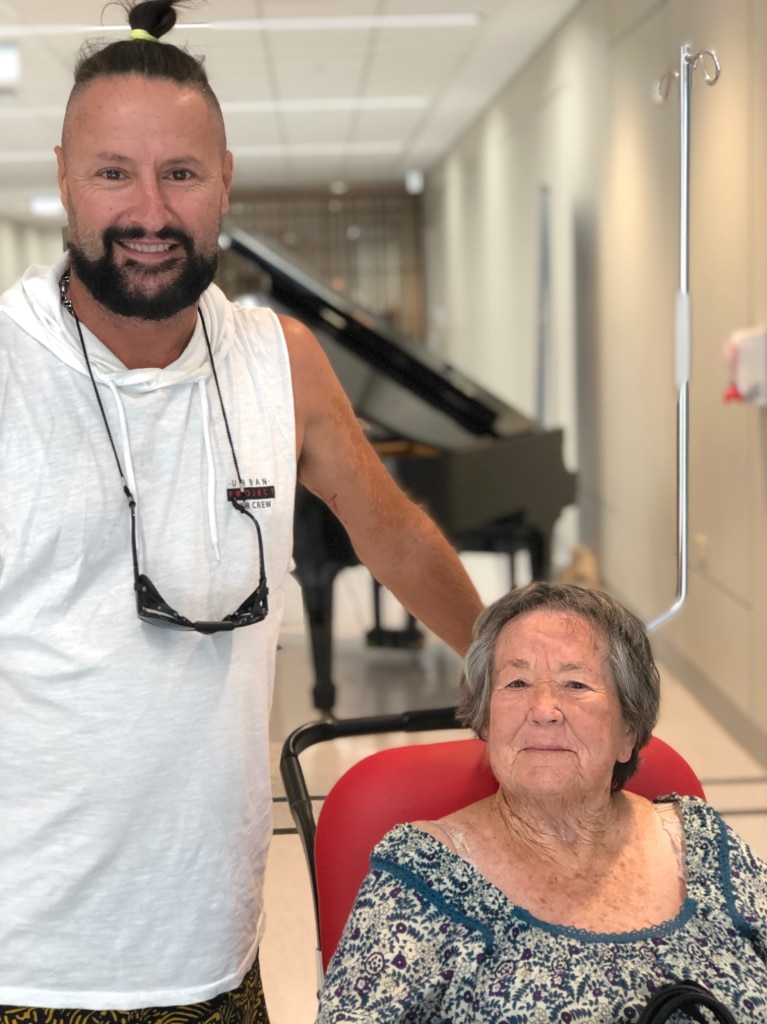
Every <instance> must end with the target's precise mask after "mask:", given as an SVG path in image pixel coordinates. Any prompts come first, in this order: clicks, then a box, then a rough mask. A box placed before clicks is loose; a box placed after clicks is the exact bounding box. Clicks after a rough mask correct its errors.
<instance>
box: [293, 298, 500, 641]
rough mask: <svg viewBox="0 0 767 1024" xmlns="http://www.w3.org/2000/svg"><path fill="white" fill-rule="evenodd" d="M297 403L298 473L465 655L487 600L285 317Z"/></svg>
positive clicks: (394, 585)
mask: <svg viewBox="0 0 767 1024" xmlns="http://www.w3.org/2000/svg"><path fill="white" fill-rule="evenodd" d="M281 321H282V326H283V329H284V331H285V337H286V339H287V342H288V351H289V353H290V363H291V372H292V375H293V393H294V398H295V407H296V437H297V451H298V476H299V480H300V482H301V483H302V484H303V485H304V486H305V487H307V488H308V489H309V490H310V491H312V493H313V494H316V495H317V496H318V497H319V498H321V499H322V500H323V501H324V502H325V503H326V504H327V505H328V507H329V508H330V509H331V510H332V511H333V512H334V513H335V515H336V516H337V517H338V518H339V520H340V521H341V522H342V523H343V525H344V527H345V528H346V530H347V532H348V534H349V537H350V538H351V541H352V544H353V545H354V550H355V551H356V553H357V555H358V557H359V559H360V561H361V562H363V563H364V564H365V565H366V566H367V568H368V569H369V570H370V572H371V573H372V574H373V576H374V577H375V578H376V579H377V580H378V581H379V583H381V584H383V586H385V587H387V588H388V589H389V590H391V591H392V593H393V594H394V595H395V596H396V597H397V599H398V600H399V601H400V602H401V603H402V604H403V605H404V606H405V608H407V609H408V611H410V612H411V613H412V614H413V615H415V616H416V618H418V619H419V620H420V621H421V622H423V624H424V625H425V626H427V627H428V628H429V629H432V630H433V631H434V632H435V633H436V634H437V635H438V636H440V637H442V639H443V640H445V642H446V643H448V644H450V646H451V647H452V648H453V649H454V650H456V651H458V652H459V653H460V654H463V653H464V652H465V650H466V648H467V647H468V645H469V643H470V642H471V629H472V626H473V623H474V620H475V619H476V617H477V615H478V614H479V612H480V611H481V610H482V603H481V601H480V598H479V595H478V594H477V591H476V589H475V588H474V586H473V584H472V583H471V581H470V579H469V577H468V576H467V575H466V572H465V570H464V568H463V566H462V564H461V562H460V559H459V558H458V556H457V555H456V553H455V551H454V550H453V548H452V547H451V546H450V544H449V543H448V542H447V540H446V539H445V537H444V536H443V535H442V533H441V532H440V531H439V529H438V528H437V527H436V526H435V524H434V523H433V522H432V520H431V519H430V518H429V517H428V516H427V515H426V513H425V512H424V511H423V510H422V509H421V508H419V507H418V506H417V505H415V504H414V503H413V502H412V501H410V499H409V498H407V496H406V495H405V494H404V493H403V492H402V491H401V490H400V488H399V487H398V486H397V485H396V484H395V482H394V481H393V480H392V478H391V476H390V474H389V473H388V472H387V471H386V469H385V467H384V466H383V464H382V462H381V460H380V459H379V458H378V456H377V455H376V453H375V452H374V451H373V449H372V448H371V446H370V444H369V443H368V441H367V439H366V438H365V436H364V434H363V433H362V431H361V429H360V427H359V424H358V423H357V420H356V418H355V416H354V412H353V410H352V408H351V405H350V404H349V400H348V399H347V397H346V395H345V394H344V392H343V389H342V388H341V385H340V384H339V382H338V379H337V378H336V376H335V374H334V372H333V370H332V368H331V366H330V364H329V362H328V360H327V358H326V357H325V354H324V353H323V351H322V349H321V348H320V346H319V344H318V342H317V341H316V339H315V338H314V336H313V335H312V333H311V332H310V331H309V330H308V329H307V328H306V327H304V326H303V325H302V324H300V323H298V321H296V320H292V319H290V318H288V317H282V318H281Z"/></svg>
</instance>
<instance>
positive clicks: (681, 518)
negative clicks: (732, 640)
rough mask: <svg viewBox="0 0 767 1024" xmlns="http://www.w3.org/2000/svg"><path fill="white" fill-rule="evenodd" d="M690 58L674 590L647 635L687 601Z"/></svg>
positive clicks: (684, 133) (686, 65)
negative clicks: (665, 607) (673, 593)
mask: <svg viewBox="0 0 767 1024" xmlns="http://www.w3.org/2000/svg"><path fill="white" fill-rule="evenodd" d="M693 66H694V58H693V57H692V49H691V48H690V47H689V46H687V45H685V46H683V47H682V48H681V51H680V56H679V122H680V136H679V148H680V157H681V159H680V183H679V194H680V212H679V291H678V293H677V297H676V317H675V320H676V323H675V364H676V365H675V370H676V386H677V389H678V398H677V584H676V600H675V601H674V603H673V604H672V605H671V607H670V608H669V609H668V610H667V611H665V612H664V613H663V614H662V615H659V616H658V618H656V619H653V620H652V622H649V623H648V624H647V629H648V630H653V629H657V627H658V626H662V625H663V623H665V622H668V620H669V619H671V618H673V616H674V615H676V614H677V612H678V611H679V610H680V609H681V608H682V606H683V605H684V603H685V600H686V599H687V577H688V565H687V555H688V551H687V549H688V540H687V536H688V520H689V449H690V404H689V402H690V362H691V344H690V253H689V239H690V93H691V90H692V71H693Z"/></svg>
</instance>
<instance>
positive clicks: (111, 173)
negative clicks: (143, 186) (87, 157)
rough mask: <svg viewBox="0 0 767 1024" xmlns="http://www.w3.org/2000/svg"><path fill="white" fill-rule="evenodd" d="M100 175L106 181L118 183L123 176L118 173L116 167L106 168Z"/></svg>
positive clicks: (120, 172)
mask: <svg viewBox="0 0 767 1024" xmlns="http://www.w3.org/2000/svg"><path fill="white" fill-rule="evenodd" d="M101 173H102V175H103V176H104V177H105V178H106V179H107V180H108V181H119V180H120V178H122V174H123V172H122V171H119V170H118V169H117V168H116V167H107V169H106V170H105V171H102V172H101Z"/></svg>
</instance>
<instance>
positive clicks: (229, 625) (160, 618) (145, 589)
mask: <svg viewBox="0 0 767 1024" xmlns="http://www.w3.org/2000/svg"><path fill="white" fill-rule="evenodd" d="M124 490H125V493H126V496H127V498H128V505H129V507H130V514H131V550H132V554H133V586H134V588H135V591H136V611H137V612H138V617H139V618H140V619H141V621H142V622H146V623H148V624H149V625H150V626H159V627H160V628H161V629H194V630H196V631H197V632H198V633H221V632H224V631H225V630H231V629H237V628H238V627H239V626H252V625H253V624H254V623H256V622H263V620H264V619H265V618H266V616H267V614H268V612H269V602H268V600H267V595H268V593H269V588H268V587H267V585H266V571H265V569H264V542H263V538H262V536H261V527H260V526H259V525H258V520H257V519H256V517H255V516H253V515H251V513H250V512H248V510H247V509H246V508H245V507H244V506H243V505H241V504H240V503H239V502H238V501H236V500H235V499H234V498H232V499H231V501H232V504H233V505H234V507H235V508H236V509H237V511H238V512H242V514H243V515H244V516H247V517H248V519H250V520H251V522H252V523H253V525H254V526H255V527H256V530H257V532H258V558H259V566H260V571H259V579H258V586H257V587H256V589H255V590H254V591H253V593H252V594H251V595H250V596H249V597H246V598H245V600H244V601H243V602H242V604H241V605H240V607H239V608H238V609H237V610H236V611H234V612H232V614H231V615H225V616H224V618H223V619H219V620H217V621H216V620H214V621H208V620H205V619H203V620H198V621H197V622H193V621H192V620H191V619H187V617H186V616H185V615H181V614H180V612H177V611H176V610H175V608H171V606H170V605H169V604H168V602H167V601H165V600H164V598H163V597H162V595H161V594H160V591H159V590H158V589H157V587H156V586H155V585H154V583H152V581H151V580H150V579H149V577H148V576H145V575H144V573H141V572H139V567H138V549H137V546H136V500H135V498H134V497H133V495H132V494H131V492H130V490H129V489H128V487H127V486H125V487H124Z"/></svg>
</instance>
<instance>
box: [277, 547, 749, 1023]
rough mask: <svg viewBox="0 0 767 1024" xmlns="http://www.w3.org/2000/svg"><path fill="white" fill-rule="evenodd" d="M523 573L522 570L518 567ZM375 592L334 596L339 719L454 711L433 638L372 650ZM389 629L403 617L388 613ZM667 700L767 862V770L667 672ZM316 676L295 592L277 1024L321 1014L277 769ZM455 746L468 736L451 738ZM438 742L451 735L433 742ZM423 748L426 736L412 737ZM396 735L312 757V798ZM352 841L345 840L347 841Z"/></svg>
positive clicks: (690, 752)
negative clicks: (412, 648) (408, 646)
mask: <svg viewBox="0 0 767 1024" xmlns="http://www.w3.org/2000/svg"><path fill="white" fill-rule="evenodd" d="M466 562H467V565H468V568H469V571H470V573H471V575H472V577H473V578H474V579H475V581H476V582H477V585H478V587H479V589H480V592H481V594H482V597H483V598H484V599H485V600H486V601H490V600H493V599H494V598H495V597H496V596H498V595H499V594H501V593H502V592H503V591H504V590H505V589H506V586H507V568H506V567H505V566H504V565H503V564H502V562H501V563H499V562H498V560H497V559H496V557H495V556H492V555H490V556H484V555H470V556H466ZM519 570H520V571H522V572H523V571H524V566H520V567H519ZM371 592H372V591H371V584H370V580H369V577H368V576H367V573H366V572H365V570H363V569H362V568H356V569H350V570H346V571H344V572H343V573H341V575H340V576H339V577H338V579H337V581H336V588H335V600H336V610H335V615H334V632H335V640H334V678H335V682H336V685H337V687H338V697H337V705H336V713H337V715H338V716H339V717H341V718H348V717H352V716H356V715H373V714H385V713H394V712H398V711H402V710H405V709H409V708H420V707H424V708H431V707H441V706H444V705H448V704H452V703H454V701H455V696H456V691H457V684H458V678H459V673H460V663H459V660H458V658H457V657H456V656H455V655H453V654H452V652H451V651H449V650H447V649H446V648H445V647H444V646H443V645H442V644H440V643H438V642H437V641H435V640H434V639H433V638H428V639H427V643H426V645H425V646H424V648H423V649H422V650H421V651H418V652H404V651H387V650H371V649H366V648H365V646H364V641H363V638H364V634H365V631H366V630H367V629H368V628H369V627H370V625H371V624H372V610H371V609H372V604H371ZM385 611H386V612H388V614H389V617H390V621H391V624H395V623H396V624H397V625H399V624H400V616H401V612H400V610H399V609H398V608H396V607H394V608H389V607H388V606H387V609H386V610H385ZM662 676H663V684H662V685H663V698H662V705H661V718H660V722H659V725H658V728H657V729H656V733H657V735H659V736H660V737H662V738H663V739H665V740H666V741H667V742H669V743H671V744H672V746H674V747H676V748H677V749H678V750H679V751H680V752H681V753H682V754H683V755H684V756H685V757H686V758H687V760H688V761H689V762H690V764H691V765H692V766H693V768H694V769H695V770H696V772H697V773H698V775H699V777H700V778H701V780H702V781H703V785H704V787H705V789H706V794H707V797H708V799H709V801H710V802H711V803H712V804H713V805H714V806H715V807H716V808H717V809H718V810H719V811H721V812H722V813H723V815H724V817H725V818H726V819H727V820H728V821H729V823H730V824H731V825H732V827H733V828H734V829H735V830H736V831H738V832H739V833H740V834H741V835H742V836H743V837H744V838H745V839H746V841H747V842H748V843H750V845H751V846H752V848H753V849H754V851H755V852H756V853H758V854H759V855H760V856H761V857H763V858H765V859H767V770H766V769H765V767H764V766H763V765H760V764H759V763H758V762H756V761H755V760H754V759H753V758H752V757H750V756H749V755H748V754H747V753H745V751H743V750H742V749H741V748H740V747H739V746H738V744H737V743H736V742H735V741H734V740H733V739H732V738H731V737H730V736H729V735H728V734H727V733H726V732H725V731H724V730H723V729H722V728H721V726H720V725H719V724H718V723H717V722H716V721H715V720H714V719H713V718H712V717H711V716H710V715H709V714H708V713H707V712H706V711H705V710H704V709H703V708H702V707H701V706H700V705H699V704H698V703H697V702H696V700H695V699H694V697H693V696H692V695H691V694H690V693H689V692H688V690H687V689H686V688H685V687H684V686H683V685H682V684H681V683H680V682H679V681H678V680H676V679H674V678H673V677H672V676H671V675H670V674H669V673H668V672H666V671H663V673H662ZM311 681H312V676H311V667H310V661H309V656H308V650H307V642H306V637H305V635H304V630H303V624H302V611H301V604H300V594H299V592H298V589H297V587H296V588H295V590H294V591H293V592H292V593H291V599H290V601H289V602H288V613H287V616H286V621H285V626H284V629H283V633H282V639H281V649H280V652H279V655H278V670H277V679H276V685H275V697H274V707H273V713H272V722H271V736H272V754H273V765H274V769H273V776H274V788H275V794H276V796H277V799H276V801H275V822H274V824H275V828H276V829H277V830H278V834H276V835H275V838H274V840H273V843H272V850H271V854H270V860H269V866H268V870H267V880H266V889H267V891H266V903H267V915H268V923H267V933H266V939H265V941H264V944H263V947H262V951H261V965H262V972H263V976H264V986H265V991H266V996H267V1002H268V1005H269V1013H270V1018H271V1022H272V1024H312V1022H313V1021H314V1016H315V1008H316V977H317V975H316V966H315V936H314V918H313V910H312V900H311V892H310V887H309V879H308V874H307V871H306V866H305V861H304V855H303V851H302V849H301V844H300V842H299V840H298V837H297V836H296V835H294V834H282V833H279V829H281V828H286V829H289V828H291V826H292V822H291V820H290V816H289V813H288V811H287V808H286V805H285V803H284V801H282V800H281V799H280V795H281V793H282V785H281V781H280V779H279V772H278V770H277V762H278V759H279V751H280V748H281V746H282V741H283V740H284V738H285V737H286V736H287V735H288V733H289V732H290V731H291V730H292V729H293V728H295V727H296V726H298V725H301V724H303V723H304V722H308V721H312V720H314V719H316V718H317V713H316V712H315V711H314V709H313V707H312V703H311V693H310V686H311ZM447 735H448V736H450V738H455V737H458V736H461V735H462V733H460V732H458V733H456V732H452V733H450V734H447ZM422 738H423V739H425V740H426V741H428V742H433V741H434V739H435V738H446V736H445V735H444V734H439V736H438V737H435V734H434V733H428V734H423V737H422ZM408 741H410V742H417V741H418V738H417V737H408ZM390 742H391V737H389V738H385V737H373V738H366V739H347V740H339V741H335V742H333V743H332V744H320V745H318V746H317V747H314V748H312V749H310V750H308V751H307V752H306V753H305V754H304V755H303V757H302V764H303V766H304V768H305V771H306V775H307V782H308V784H309V788H310V791H311V792H312V793H313V794H315V793H316V794H322V793H325V792H327V790H328V788H329V787H330V785H332V783H333V782H334V781H335V779H336V778H338V777H339V775H341V774H342V773H343V771H345V770H346V768H347V767H348V766H349V765H350V764H352V763H353V762H355V761H357V760H359V759H360V758H361V757H364V756H365V755H366V754H368V753H371V752H372V751H373V750H376V749H380V748H381V747H383V746H386V745H389V744H390ZM339 841H343V837H339Z"/></svg>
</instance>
